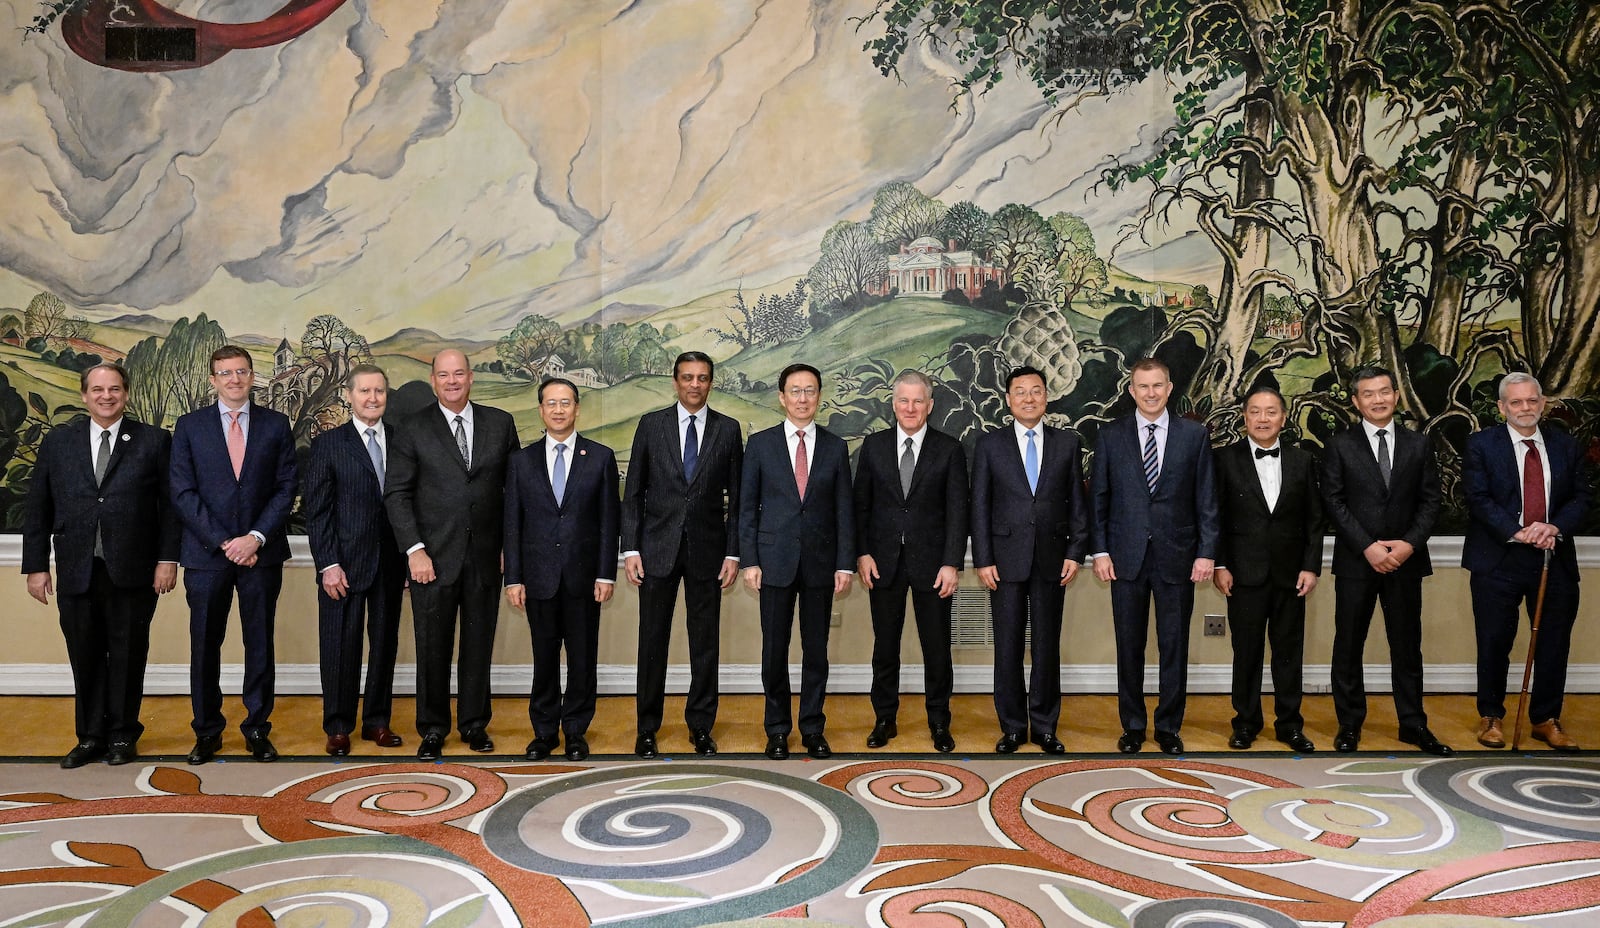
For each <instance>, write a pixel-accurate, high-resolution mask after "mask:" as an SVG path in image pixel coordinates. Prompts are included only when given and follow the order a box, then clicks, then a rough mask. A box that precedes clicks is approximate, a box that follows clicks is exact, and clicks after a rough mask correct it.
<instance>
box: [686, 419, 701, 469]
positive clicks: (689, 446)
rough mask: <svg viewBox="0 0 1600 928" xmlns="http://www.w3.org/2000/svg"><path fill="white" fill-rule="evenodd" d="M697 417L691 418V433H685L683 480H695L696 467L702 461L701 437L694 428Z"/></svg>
mask: <svg viewBox="0 0 1600 928" xmlns="http://www.w3.org/2000/svg"><path fill="white" fill-rule="evenodd" d="M696 418H697V417H696V416H690V417H689V431H687V432H684V433H683V479H684V481H685V482H688V481H690V480H693V479H694V466H695V464H697V463H698V462H699V461H700V435H699V433H698V431H697V430H696V429H695V427H694V420H695V419H696Z"/></svg>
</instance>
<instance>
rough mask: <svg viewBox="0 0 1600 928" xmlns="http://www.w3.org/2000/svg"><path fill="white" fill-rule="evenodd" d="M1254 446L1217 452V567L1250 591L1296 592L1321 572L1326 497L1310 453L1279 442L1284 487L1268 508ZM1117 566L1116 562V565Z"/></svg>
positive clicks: (1236, 444) (1245, 442)
mask: <svg viewBox="0 0 1600 928" xmlns="http://www.w3.org/2000/svg"><path fill="white" fill-rule="evenodd" d="M1255 447H1256V446H1255V444H1254V443H1252V442H1251V441H1250V440H1249V439H1245V440H1243V441H1238V442H1234V443H1233V444H1231V445H1229V446H1228V447H1226V448H1223V449H1222V450H1221V451H1218V452H1217V453H1216V464H1217V491H1218V493H1217V496H1218V500H1219V501H1220V504H1221V505H1220V507H1219V512H1220V514H1221V517H1222V530H1221V534H1220V538H1219V540H1218V544H1217V565H1218V566H1219V567H1226V568H1228V570H1229V571H1230V572H1232V574H1233V577H1234V580H1235V581H1236V582H1238V583H1242V584H1244V585H1246V586H1261V585H1263V584H1267V583H1271V584H1272V585H1273V586H1280V587H1292V586H1294V585H1295V583H1296V582H1298V581H1299V579H1300V572H1301V571H1303V570H1306V571H1310V572H1311V573H1314V574H1321V573H1322V531H1323V524H1322V494H1321V491H1320V490H1319V489H1318V488H1317V464H1316V461H1315V460H1313V459H1312V457H1311V454H1310V453H1309V452H1307V451H1304V450H1301V449H1300V448H1292V447H1290V446H1288V445H1286V444H1283V443H1281V442H1280V443H1279V445H1278V449H1279V458H1278V461H1279V466H1280V468H1281V469H1282V471H1283V483H1282V485H1281V486H1280V487H1279V488H1278V503H1277V506H1276V507H1274V508H1272V509H1268V508H1267V497H1266V494H1265V493H1263V492H1262V490H1261V478H1260V476H1259V475H1257V473H1256V459H1255ZM1113 563H1115V562H1113Z"/></svg>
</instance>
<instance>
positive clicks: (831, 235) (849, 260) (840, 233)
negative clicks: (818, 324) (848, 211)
mask: <svg viewBox="0 0 1600 928" xmlns="http://www.w3.org/2000/svg"><path fill="white" fill-rule="evenodd" d="M888 273H889V256H888V255H887V254H886V253H885V252H884V249H883V245H882V243H881V242H880V241H879V240H878V234H877V233H876V232H875V231H874V229H873V227H872V224H871V223H868V222H837V223H834V225H833V227H832V228H830V229H829V230H828V231H827V232H825V233H823V235H822V253H821V255H820V256H819V257H818V258H817V263H816V264H815V265H813V266H812V268H811V270H810V271H809V272H808V273H807V274H806V280H807V281H809V282H810V285H811V308H812V312H817V311H818V310H819V308H831V307H836V306H840V305H843V304H845V303H847V302H849V301H851V300H853V299H855V298H857V297H858V296H860V295H862V294H866V293H871V292H872V291H873V290H875V289H877V288H878V287H880V286H882V284H883V280H884V278H885V277H886V276H887V275H888Z"/></svg>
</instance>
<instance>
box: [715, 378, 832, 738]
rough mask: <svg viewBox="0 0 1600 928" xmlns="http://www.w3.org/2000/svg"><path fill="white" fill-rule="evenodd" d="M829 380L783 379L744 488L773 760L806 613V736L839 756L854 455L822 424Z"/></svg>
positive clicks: (742, 522) (746, 555)
mask: <svg viewBox="0 0 1600 928" xmlns="http://www.w3.org/2000/svg"><path fill="white" fill-rule="evenodd" d="M821 393H822V373H821V372H820V371H818V370H817V369H816V368H814V367H812V366H811V365H809V364H791V365H789V366H788V367H786V368H784V369H783V372H782V373H780V374H779V375H778V402H779V404H781V405H782V406H783V411H784V415H785V417H784V421H783V422H781V423H779V424H778V425H775V426H773V427H772V428H770V429H766V430H764V431H760V432H757V433H755V434H754V435H752V436H750V442H749V444H748V445H747V446H746V447H745V454H744V472H743V477H742V482H741V483H740V489H739V553H740V556H741V557H742V558H743V562H742V563H743V564H744V582H745V585H746V586H748V587H749V588H750V589H752V590H755V591H756V592H758V593H759V594H760V596H761V686H762V690H763V691H764V692H765V694H766V709H765V713H764V718H763V727H764V728H765V729H766V732H767V748H766V755H767V757H769V758H771V759H772V760H783V759H785V758H787V757H788V756H789V732H790V730H791V727H792V723H793V721H794V720H793V716H792V710H791V708H790V705H789V692H790V690H789V641H790V638H791V637H792V635H793V630H794V623H795V618H794V616H795V604H796V602H797V601H798V603H799V607H800V650H801V664H800V718H799V723H800V737H801V743H802V744H804V745H805V748H806V752H807V753H808V754H810V755H811V756H812V757H814V758H818V759H821V758H826V757H831V756H833V751H832V749H831V748H830V747H829V745H828V739H827V737H826V735H824V733H823V728H824V727H825V726H826V725H827V716H826V715H824V714H823V711H822V706H823V701H824V698H825V695H826V691H827V686H828V624H829V616H830V613H831V612H832V609H833V597H834V596H835V594H838V593H843V592H844V591H846V590H848V589H849V588H850V577H851V574H852V573H853V572H854V569H855V515H854V512H853V511H852V508H851V506H852V500H851V493H850V453H849V450H848V449H847V448H846V447H845V443H844V440H843V439H841V438H839V437H838V436H837V435H834V434H833V433H832V432H829V431H827V430H826V429H823V428H821V427H819V426H818V425H817V424H816V421H815V420H816V415H817V407H818V405H819V404H820V402H821Z"/></svg>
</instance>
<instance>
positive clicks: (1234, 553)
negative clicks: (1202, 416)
mask: <svg viewBox="0 0 1600 928" xmlns="http://www.w3.org/2000/svg"><path fill="white" fill-rule="evenodd" d="M1286 411H1287V405H1286V404H1285V403H1284V400H1283V394H1281V393H1279V392H1278V391H1277V390H1276V389H1274V388H1272V387H1269V386H1258V387H1256V388H1255V389H1253V390H1251V391H1250V393H1249V395H1247V396H1246V397H1245V399H1244V428H1245V435H1246V437H1245V439H1244V440H1243V441H1239V442H1235V443H1233V444H1231V445H1229V446H1228V447H1226V448H1223V449H1222V450H1221V451H1218V452H1217V496H1218V501H1219V506H1218V512H1219V514H1220V515H1221V517H1222V526H1221V531H1220V533H1219V537H1218V542H1217V569H1216V572H1215V573H1214V574H1213V575H1212V577H1211V581H1212V583H1214V584H1215V585H1216V587H1217V589H1218V590H1219V591H1220V592H1221V593H1222V595H1223V596H1226V597H1227V598H1228V627H1229V628H1230V629H1231V631H1232V633H1233V737H1232V738H1230V739H1229V740H1228V747H1230V748H1233V749H1234V750H1241V751H1242V750H1244V749H1245V748H1248V747H1249V746H1250V744H1251V742H1253V741H1254V740H1255V738H1256V735H1257V734H1259V733H1260V732H1261V728H1262V726H1263V725H1264V724H1265V720H1264V718H1263V716H1262V713H1261V669H1262V659H1263V657H1264V655H1265V654H1266V644H1267V640H1268V639H1269V638H1270V639H1271V641H1272V691H1273V713H1274V716H1275V721H1274V724H1273V730H1274V734H1275V735H1276V736H1277V739H1278V740H1279V741H1281V742H1283V743H1284V744H1287V745H1288V746H1289V747H1290V748H1292V749H1293V750H1296V751H1300V752H1303V753H1309V752H1311V751H1315V750H1316V745H1314V744H1313V743H1312V742H1311V739H1310V738H1307V737H1306V735H1305V731H1304V719H1303V718H1302V717H1301V715H1300V696H1301V680H1300V675H1301V666H1302V663H1303V660H1304V651H1305V626H1306V597H1307V596H1309V595H1311V591H1312V590H1314V589H1316V586H1317V577H1318V576H1319V575H1320V574H1321V573H1322V499H1321V496H1320V494H1319V492H1318V490H1317V478H1316V462H1315V461H1313V460H1312V458H1311V455H1310V454H1309V453H1308V452H1306V451H1303V450H1301V449H1299V448H1295V447H1292V446H1289V445H1285V444H1283V443H1282V442H1281V441H1280V440H1279V439H1280V435H1281V433H1282V432H1283V426H1284V422H1285V421H1286V419H1287V412H1286Z"/></svg>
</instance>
